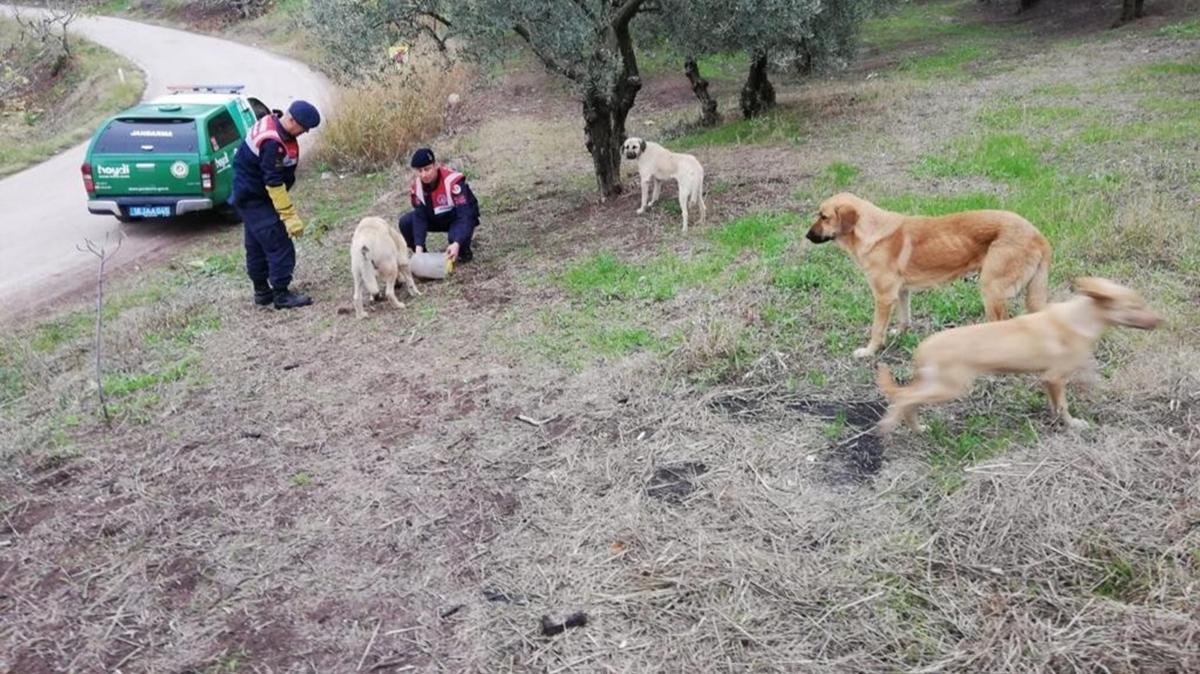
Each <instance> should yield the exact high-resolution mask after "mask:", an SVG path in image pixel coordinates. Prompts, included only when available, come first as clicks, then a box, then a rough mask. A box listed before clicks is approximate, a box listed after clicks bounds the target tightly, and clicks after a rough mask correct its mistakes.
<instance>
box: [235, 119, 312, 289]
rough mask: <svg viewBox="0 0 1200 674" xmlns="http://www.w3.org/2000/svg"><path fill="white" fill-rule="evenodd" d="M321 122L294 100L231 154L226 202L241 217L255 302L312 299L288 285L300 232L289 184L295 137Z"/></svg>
mask: <svg viewBox="0 0 1200 674" xmlns="http://www.w3.org/2000/svg"><path fill="white" fill-rule="evenodd" d="M320 123H321V115H320V113H318V112H317V109H316V108H315V107H314V106H313V105H312V104H311V103H308V102H307V101H293V102H292V104H291V105H290V106H288V109H287V112H285V113H280V112H279V111H276V112H275V113H274V114H271V115H267V116H265V117H263V118H262V119H260V120H258V122H257V123H255V125H254V126H252V127H251V128H250V133H248V134H247V135H246V139H245V140H244V141H242V144H241V145H240V146H239V147H238V149H237V153H235V154H234V156H233V194H232V195H231V196H230V197H229V203H230V204H232V205H233V207H234V208H235V209H237V212H238V215H240V216H241V218H242V222H243V223H245V244H246V273H247V274H249V276H250V280H251V281H252V282H253V283H254V303H255V304H257V305H259V306H267V305H269V304H274V305H275V308H276V309H291V308H294V307H303V306H308V305H309V304H312V300H311V299H309V298H308V296H306V295H301V294H299V293H294V292H292V291H291V290H289V289H288V285H289V284H290V283H291V282H292V271H293V270H294V269H295V267H296V246H295V245H294V244H293V243H292V239H294V238H296V237H298V236H300V235H301V234H303V233H304V223H303V222H302V221H301V220H300V216H299V215H297V213H296V207H295V205H293V204H292V200H291V197H290V196H288V190H290V189H291V188H292V185H293V184H294V183H295V182H296V165H297V163H298V162H299V161H300V144H299V143H297V142H296V139H297V138H298V137H300V136H301V135H303V134H304V133H305V132H306V131H308V130H309V129H314V128H316V127H317V125H318V124H320Z"/></svg>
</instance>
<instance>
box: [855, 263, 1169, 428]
mask: <svg viewBox="0 0 1200 674" xmlns="http://www.w3.org/2000/svg"><path fill="white" fill-rule="evenodd" d="M1075 292H1076V293H1077V296H1076V297H1073V298H1071V299H1069V300H1067V301H1065V302H1056V303H1054V304H1051V305H1049V306H1048V307H1046V308H1045V309H1044V310H1042V311H1038V312H1035V313H1031V314H1025V315H1023V316H1017V317H1016V318H1010V319H1008V320H1005V321H996V322H992V323H979V324H976V325H965V326H962V327H958V328H951V329H949V330H943V331H942V332H939V333H936V334H934V335H932V336H930V337H929V338H928V339H926V340H925V341H923V342H921V344H920V345H919V346H918V347H917V350H916V353H915V354H914V355H913V372H914V375H913V380H912V383H911V384H910V385H909V386H906V387H900V386H897V385H896V382H895V380H893V379H892V373H891V371H890V370H889V369H888V367H887V366H886V365H880V366H879V369H878V376H877V381H878V383H879V388H880V389H881V390H882V391H883V393H884V395H886V396H887V397H888V399H889V400H890V401H891V406H890V408H889V409H888V412H887V414H886V415H885V416H884V417H883V419H881V420H880V421H879V425H878V427H877V428H878V431H879V433H880V434H881V435H887V434H888V433H891V432H892V431H893V430H894V429H895V428H896V425H897V424H898V423H900V421H904V422H905V423H906V424H908V425H909V426H910V427H912V428H914V429H916V430H920V426H919V425H918V424H917V419H916V417H917V410H918V408H919V407H920V406H921V405H928V404H932V403H942V402H947V401H949V400H953V399H955V398H958V397H959V396H961V395H963V394H964V393H966V392H967V391H968V390H969V389H970V387H971V383H972V382H973V381H974V380H975V378H976V377H977V376H979V375H981V374H985V373H989V372H1003V373H1015V372H1034V373H1037V374H1039V375H1040V376H1041V379H1042V384H1043V385H1044V386H1045V388H1046V396H1047V398H1048V399H1049V402H1050V411H1051V412H1052V413H1053V414H1054V415H1055V416H1057V417H1058V418H1060V419H1062V421H1063V422H1064V423H1066V424H1067V425H1069V426H1071V427H1073V428H1084V427H1086V426H1087V422H1085V421H1083V420H1082V419H1076V418H1074V417H1072V416H1071V414H1070V412H1068V411H1067V394H1066V383H1067V378H1068V377H1069V376H1070V375H1071V374H1072V373H1073V372H1075V371H1077V370H1079V369H1080V368H1086V367H1087V366H1088V365H1089V364H1090V363H1091V360H1092V352H1093V350H1094V349H1095V347H1096V342H1097V341H1098V340H1099V339H1100V335H1101V333H1103V332H1104V329H1105V328H1107V327H1108V326H1110V325H1124V326H1126V327H1131V328H1138V329H1141V330H1153V329H1154V328H1155V327H1156V326H1157V325H1158V322H1159V318H1158V316H1157V315H1155V314H1154V313H1153V312H1152V311H1150V310H1149V309H1147V308H1146V303H1145V302H1144V301H1143V300H1142V298H1141V296H1140V295H1138V293H1136V292H1134V291H1133V290H1130V289H1129V288H1126V287H1124V286H1121V285H1118V284H1116V283H1113V282H1112V281H1109V280H1108V279H1102V278H1095V277H1084V278H1079V279H1076V280H1075Z"/></svg>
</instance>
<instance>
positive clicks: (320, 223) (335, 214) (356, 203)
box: [298, 171, 395, 241]
mask: <svg viewBox="0 0 1200 674" xmlns="http://www.w3.org/2000/svg"><path fill="white" fill-rule="evenodd" d="M390 180H392V176H390V175H389V174H388V172H386V171H380V172H377V173H364V174H353V173H352V174H347V175H346V176H345V177H344V178H337V177H333V178H330V179H328V180H322V179H321V178H320V175H319V174H318V175H314V176H313V177H312V178H311V179H309V180H308V181H301V184H299V185H298V187H299V188H300V191H299V193H298V199H299V200H302V201H301V202H300V203H303V204H304V213H305V215H304V222H305V224H306V225H307V227H308V232H307V233H306V234H305V235H306V236H308V235H309V233H311V235H312V236H313V238H314V239H315V240H317V241H320V240H321V238H322V237H323V235H324V234H325V233H326V232H330V231H333V230H335V229H337V228H339V227H341V228H345V229H347V230H349V231H353V230H354V228H355V227H356V226H357V225H358V221H359V220H360V219H361V218H363V217H364V216H366V215H379V216H381V217H383V218H384V219H385V220H388V221H391V220H392V219H393V218H394V217H395V216H394V214H388V213H376V212H372V213H368V212H367V211H368V209H369V208H370V207H371V204H372V203H373V202H374V200H375V198H376V195H378V194H379V193H380V192H381V191H382V190H383V189H384V186H385V185H387V184H388V183H389V181H390Z"/></svg>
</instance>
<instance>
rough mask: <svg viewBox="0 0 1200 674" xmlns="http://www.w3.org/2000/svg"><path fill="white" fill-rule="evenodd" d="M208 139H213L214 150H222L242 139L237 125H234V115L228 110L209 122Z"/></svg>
mask: <svg viewBox="0 0 1200 674" xmlns="http://www.w3.org/2000/svg"><path fill="white" fill-rule="evenodd" d="M208 137H209V138H211V139H212V141H213V144H214V148H213V149H216V148H222V147H225V146H226V145H229V144H230V143H236V142H238V141H239V140H241V139H242V136H241V134H239V133H238V128H237V125H236V124H234V123H233V115H230V114H229V111H228V110H222V111H221V112H219V113H217V114H216V115H215V116H213V118H212V119H210V120H208Z"/></svg>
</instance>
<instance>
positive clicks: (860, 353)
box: [854, 346, 875, 358]
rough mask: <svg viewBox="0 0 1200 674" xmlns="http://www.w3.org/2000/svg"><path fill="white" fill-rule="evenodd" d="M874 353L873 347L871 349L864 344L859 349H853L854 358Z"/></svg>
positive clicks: (865, 356)
mask: <svg viewBox="0 0 1200 674" xmlns="http://www.w3.org/2000/svg"><path fill="white" fill-rule="evenodd" d="M874 354H875V349H872V348H871V347H869V346H864V347H862V348H861V349H855V350H854V357H855V358H868V357H870V356H873V355H874Z"/></svg>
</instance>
